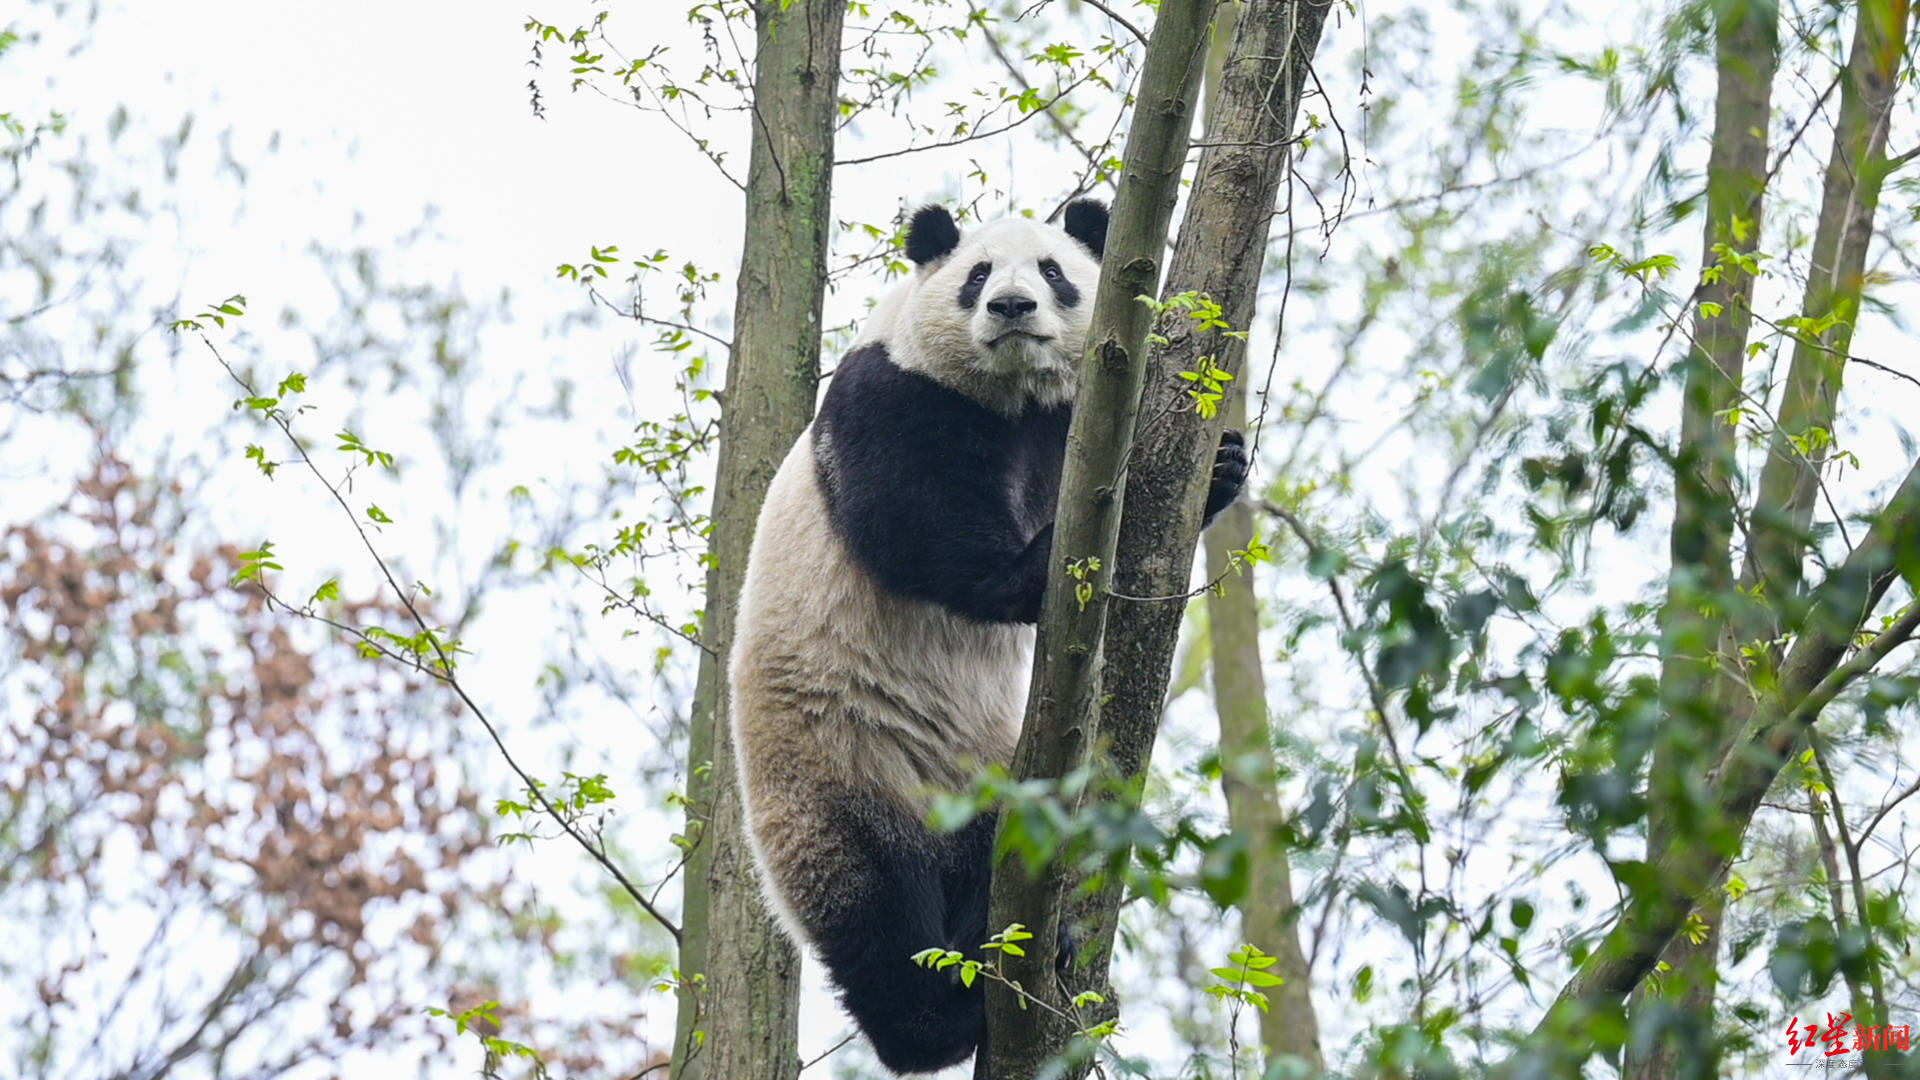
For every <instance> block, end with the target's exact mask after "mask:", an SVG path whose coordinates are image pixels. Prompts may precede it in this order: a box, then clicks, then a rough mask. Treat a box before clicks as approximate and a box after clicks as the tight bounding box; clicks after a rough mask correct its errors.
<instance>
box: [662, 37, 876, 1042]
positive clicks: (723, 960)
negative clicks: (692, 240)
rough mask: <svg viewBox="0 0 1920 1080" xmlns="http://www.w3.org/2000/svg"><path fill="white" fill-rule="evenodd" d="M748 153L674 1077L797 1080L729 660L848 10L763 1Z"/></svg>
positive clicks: (787, 964) (800, 305)
mask: <svg viewBox="0 0 1920 1080" xmlns="http://www.w3.org/2000/svg"><path fill="white" fill-rule="evenodd" d="M754 15H755V20H756V37H757V44H756V51H755V54H754V56H755V73H754V84H753V97H754V109H753V113H752V117H753V149H752V156H751V158H750V160H749V163H748V166H747V192H746V229H745V233H746V236H745V243H744V245H743V248H742V251H741V256H740V272H739V285H738V290H737V293H736V295H735V300H734V309H733V310H734V335H733V339H734V340H733V352H732V355H731V357H730V358H729V362H728V364H727V383H726V390H725V393H724V396H723V398H722V401H721V403H722V409H723V412H722V420H723V425H724V426H723V429H722V432H721V437H720V449H719V461H718V473H717V476H716V479H715V483H714V498H713V531H712V537H713V540H712V556H713V560H712V564H711V566H710V568H709V570H708V572H707V597H706V614H705V621H704V625H703V628H702V637H703V640H704V642H705V644H706V646H707V648H708V649H709V650H710V651H709V652H707V653H705V654H704V655H703V656H702V657H701V662H700V671H699V682H698V685H697V687H696V689H695V699H694V708H693V718H692V740H691V744H690V746H689V750H688V755H687V758H688V770H687V774H688V799H689V807H688V811H687V829H688V836H689V837H690V838H693V839H694V840H695V841H696V843H697V847H696V848H695V851H694V855H693V858H692V859H691V860H690V861H689V862H688V864H687V867H686V871H685V878H684V881H685V897H686V899H685V904H684V915H683V926H682V939H681V948H680V978H681V984H682V985H681V990H680V997H679V1017H678V1020H677V1022H676V1024H675V1032H674V1051H673V1075H674V1076H675V1077H676V1078H688V1080H692V1078H711V1080H733V1078H736V1077H754V1078H756V1080H757V1078H761V1077H766V1078H769V1080H782V1078H788V1080H790V1078H792V1077H794V1076H797V1075H798V1074H799V1071H800V1058H799V1054H798V1051H797V1049H796V1029H797V1022H798V1016H799V986H800V955H799V953H798V952H797V951H796V950H795V948H794V946H793V945H792V943H790V942H788V941H787V940H786V937H785V935H784V934H782V933H781V931H780V930H779V929H778V927H776V926H775V925H774V923H773V922H772V920H771V919H770V918H769V917H768V915H767V912H766V910H765V908H764V907H763V905H762V904H761V902H760V891H759V888H758V886H757V882H756V880H755V877H754V869H753V853H752V851H751V849H750V848H749V847H748V846H747V842H746V838H745V834H744V832H743V827H742V820H741V808H740V798H739V793H738V791H737V789H736V787H735V769H734V757H733V734H732V730H731V726H730V723H729V720H728V703H727V695H726V661H727V656H728V651H729V649H730V647H731V645H732V638H733V618H734V604H735V602H736V601H737V600H738V598H739V594H740V581H741V578H742V576H743V575H744V573H745V571H746V563H747V551H748V549H749V548H750V547H751V545H752V543H753V528H754V522H755V520H756V519H757V518H758V517H759V515H760V503H761V501H762V500H763V499H764V498H765V496H766V491H767V485H768V484H769V483H770V482H772V480H773V474H774V471H775V470H776V469H778V468H779V466H780V462H781V459H783V458H784V457H785V456H786V453H787V450H788V449H789V448H790V447H791V446H792V445H793V441H794V440H795V439H796V438H798V437H799V435H800V432H801V430H802V429H803V428H805V427H806V425H807V422H808V421H809V420H810V419H811V418H812V417H813V406H814V397H815V392H816V390H817V387H818V383H819V372H820V304H821V298H822V295H823V291H824V288H825V283H826V280H827V253H828V227H829V223H830V220H831V217H830V212H831V202H832V190H833V138H834V132H835V119H836V116H837V109H838V93H839V86H840V28H841V24H842V22H843V20H844V18H845V15H846V3H845V0H758V2H757V3H756V4H755V5H754Z"/></svg>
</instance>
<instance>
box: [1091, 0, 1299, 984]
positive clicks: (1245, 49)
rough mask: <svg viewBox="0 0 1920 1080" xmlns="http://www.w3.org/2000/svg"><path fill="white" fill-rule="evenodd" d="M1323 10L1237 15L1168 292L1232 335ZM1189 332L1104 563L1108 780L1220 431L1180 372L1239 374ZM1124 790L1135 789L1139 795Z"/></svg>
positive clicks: (1188, 542)
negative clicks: (1108, 570) (1108, 582)
mask: <svg viewBox="0 0 1920 1080" xmlns="http://www.w3.org/2000/svg"><path fill="white" fill-rule="evenodd" d="M1327 12H1328V7H1327V5H1324V4H1314V3H1302V2H1296V0H1249V2H1247V3H1244V4H1242V6H1241V10H1240V15H1239V20H1238V25H1237V26H1236V28H1235V31H1234V37H1233V44H1232V47H1231V51H1230V53H1229V56H1228V60H1227V64H1226V68H1225V71H1224V74H1223V77H1222V84H1221V90H1220V100H1219V105H1218V108H1217V110H1216V111H1215V115H1214V116H1213V118H1212V121H1211V122H1210V123H1209V124H1208V126H1207V135H1206V143H1207V148H1206V150H1205V151H1204V152H1203V153H1202V154H1201V156H1200V165H1199V170H1198V172H1197V174H1196V176H1195V178H1194V182H1193V189H1192V194H1191V195H1190V196H1189V199H1188V206H1187V213H1186V218H1185V221H1184V222H1183V224H1182V226H1181V229H1180V238H1179V241H1178V243H1177V244H1176V245H1175V248H1174V254H1173V262H1172V264H1171V267H1170V268H1169V270H1168V274H1167V283H1166V287H1165V290H1164V293H1165V294H1166V295H1173V294H1178V293H1184V292H1189V291H1192V292H1198V293H1201V294H1204V295H1206V296H1209V297H1211V298H1212V299H1213V300H1214V301H1215V302H1217V303H1218V304H1219V305H1220V306H1221V308H1222V312H1223V316H1222V317H1223V318H1224V319H1225V320H1226V321H1227V322H1228V323H1229V324H1230V326H1231V328H1232V329H1233V330H1234V331H1242V330H1244V329H1245V328H1246V327H1247V324H1248V323H1249V321H1250V320H1251V319H1252V317H1253V310H1254V302H1255V299H1256V297H1257V294H1258V286H1259V280H1260V272H1261V269H1262V267H1263V265H1264V263H1265V256H1266V239H1267V232H1268V228H1269V225H1270V223H1271V220H1272V214H1273V207H1274V202H1275V199H1276V196H1277V193H1278V191H1279V188H1280V184H1281V182H1282V181H1283V180H1284V179H1285V177H1286V175H1287V168H1288V155H1289V152H1290V151H1289V147H1288V143H1287V140H1288V138H1289V137H1290V136H1291V134H1292V131H1293V123H1294V118H1295V116H1296V113H1297V111H1298V108H1299V101H1300V93H1301V88H1302V87H1303V86H1304V85H1305V81H1306V77H1307V67H1308V64H1309V63H1310V62H1311V61H1312V58H1313V54H1314V51H1315V50H1316V49H1317V48H1318V46H1319V42H1320V33H1321V28H1322V27H1323V26H1324V25H1325V21H1326V16H1327ZM1195 325H1196V324H1195V323H1194V322H1193V321H1192V320H1191V319H1189V318H1187V317H1186V316H1185V315H1184V314H1182V313H1180V312H1178V311H1177V310H1176V311H1172V312H1169V313H1168V314H1167V315H1166V316H1164V317H1163V318H1162V319H1161V320H1160V323H1159V326H1158V328H1157V332H1158V333H1159V334H1161V335H1162V336H1163V337H1165V338H1166V339H1167V343H1166V344H1165V345H1163V346H1161V347H1159V348H1158V349H1157V350H1156V351H1155V353H1154V355H1153V357H1152V370H1151V372H1150V374H1149V378H1148V380H1147V382H1146V386H1145V393H1144V395H1143V399H1142V402H1141V411H1142V413H1143V414H1145V415H1148V416H1151V417H1153V418H1154V421H1153V426H1152V428H1151V430H1150V431H1147V432H1144V433H1143V436H1142V438H1141V440H1140V442H1139V444H1138V445H1136V446H1135V447H1134V448H1133V453H1132V455H1131V457H1130V459H1129V466H1128V467H1129V471H1130V476H1129V481H1128V484H1129V486H1128V492H1129V495H1130V497H1129V498H1128V499H1127V502H1126V514H1125V517H1124V519H1123V520H1122V522H1121V526H1120V536H1119V542H1118V549H1117V554H1116V558H1115V562H1114V564H1113V565H1114V566H1115V567H1116V575H1115V585H1114V588H1115V591H1116V593H1117V594H1119V595H1120V596H1123V597H1127V598H1128V599H1125V600H1123V601H1121V602H1120V603H1119V604H1118V605H1117V606H1115V607H1114V609H1113V613H1112V616H1111V618H1110V619H1109V621H1108V624H1107V628H1106V636H1105V640H1104V643H1103V647H1104V650H1105V656H1106V664H1105V671H1104V683H1103V686H1102V695H1103V700H1102V705H1101V711H1100V716H1099V739H1100V742H1101V744H1102V745H1103V747H1104V748H1105V749H1106V752H1107V754H1108V755H1109V760H1110V763H1111V767H1112V769H1113V771H1114V772H1115V773H1117V774H1119V775H1121V776H1125V777H1129V778H1139V777H1141V776H1143V774H1144V773H1145V770H1146V766H1147V762H1148V759H1149V757H1150V756H1151V754H1152V752H1153V742H1154V738H1155V736H1156V735H1157V733H1158V728H1159V720H1160V714H1161V710H1162V707H1163V705H1164V700H1165V696H1166V690H1167V679H1168V675H1169V673H1170V671H1171V669H1172V663H1173V653H1174V646H1175V642H1176V639H1177V637H1178V635H1179V631H1180V622H1181V617H1182V614H1183V613H1184V611H1185V608H1186V598H1185V594H1186V592H1187V587H1188V583H1189V580H1190V577H1191V575H1192V572H1193V556H1192V551H1193V547H1194V541H1195V539H1196V537H1197V535H1198V533H1199V529H1200V518H1201V514H1202V511H1203V509H1204V504H1205V497H1206V491H1207V487H1208V484H1209V478H1210V475H1211V470H1212V464H1213V456H1214V450H1215V447H1216V445H1217V443H1218V441H1219V436H1220V430H1221V426H1222V425H1221V422H1220V421H1219V420H1218V419H1214V420H1208V419H1204V418H1202V417H1201V416H1200V414H1199V412H1198V411H1197V410H1196V408H1195V407H1194V402H1193V401H1192V400H1191V399H1189V398H1188V397H1187V395H1186V388H1187V387H1188V386H1189V384H1188V383H1187V382H1185V381H1183V380H1181V379H1180V378H1179V373H1180V372H1182V371H1193V370H1197V369H1198V367H1199V366H1200V361H1201V359H1202V358H1203V357H1212V358H1213V363H1214V364H1215V365H1217V366H1218V367H1220V368H1222V369H1224V370H1226V371H1229V372H1233V373H1237V372H1238V371H1239V370H1240V368H1241V366H1242V365H1241V361H1242V357H1243V354H1244V352H1245V345H1244V343H1243V342H1242V341H1241V340H1240V339H1239V338H1236V337H1227V336H1225V335H1223V334H1219V333H1215V332H1213V331H1198V330H1196V329H1195ZM1130 790H1132V791H1134V792H1136V793H1137V791H1138V790H1139V789H1138V785H1137V784H1136V785H1135V786H1134V787H1132V788H1131V789H1130ZM1121 899H1122V897H1121V891H1120V888H1119V886H1118V884H1117V882H1114V881H1112V880H1111V879H1109V880H1108V881H1107V882H1106V883H1104V885H1103V887H1102V888H1101V889H1100V890H1099V891H1098V892H1096V893H1093V894H1091V895H1089V896H1085V897H1082V898H1080V899H1078V900H1076V901H1075V903H1074V906H1073V911H1072V915H1073V924H1074V925H1075V926H1077V927H1080V928H1081V929H1082V930H1083V931H1085V933H1086V935H1087V937H1088V939H1089V940H1088V944H1087V946H1086V947H1085V948H1084V949H1083V953H1085V954H1087V955H1089V956H1090V958H1091V962H1090V963H1089V965H1088V966H1087V969H1086V970H1084V971H1079V972H1076V974H1075V977H1074V978H1073V979H1072V980H1071V982H1072V987H1071V988H1072V989H1074V990H1079V989H1082V988H1103V987H1104V984H1105V981H1106V977H1107V969H1108V965H1109V963H1110V960H1111V951H1112V945H1113V936H1114V932H1115V929H1116V927H1117V925H1118V918H1119V909H1120V902H1121ZM1302 981H1303V982H1304V980H1302ZM1302 989H1304V986H1303V987H1302Z"/></svg>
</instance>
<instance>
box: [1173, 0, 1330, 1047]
mask: <svg viewBox="0 0 1920 1080" xmlns="http://www.w3.org/2000/svg"><path fill="white" fill-rule="evenodd" d="M1239 15H1240V0H1223V2H1222V3H1221V5H1220V7H1219V10H1218V11H1217V12H1216V13H1215V15H1214V19H1213V47H1212V49H1211V51H1210V52H1209V54H1208V57H1207V95H1206V123H1207V127H1208V129H1209V130H1212V128H1213V124H1214V121H1215V117H1216V116H1217V115H1218V113H1219V112H1220V90H1221V84H1222V82H1223V81H1224V76H1225V74H1226V66H1227V56H1228V54H1229V53H1230V52H1232V45H1233V34H1234V30H1235V29H1237V27H1238V19H1239ZM1223 412H1224V413H1225V415H1226V423H1227V426H1228V427H1230V428H1240V429H1244V428H1245V427H1246V426H1247V384H1246V382H1245V380H1240V379H1236V380H1235V381H1234V382H1233V384H1232V385H1231V386H1230V387H1229V388H1228V391H1227V397H1226V406H1225V408H1224V410H1223ZM1201 541H1202V543H1203V545H1204V546H1205V548H1206V553H1207V577H1208V579H1209V580H1211V579H1214V578H1218V577H1221V576H1222V575H1224V574H1226V573H1227V572H1228V571H1229V568H1230V566H1231V564H1232V561H1233V552H1236V551H1245V550H1246V548H1247V545H1249V544H1251V543H1252V542H1253V509H1252V508H1251V507H1249V506H1247V505H1246V504H1245V503H1239V504H1236V505H1234V506H1231V507H1228V508H1227V509H1226V510H1224V511H1222V512H1221V514H1220V516H1219V517H1218V518H1217V519H1215V520H1214V523H1213V528H1211V529H1209V530H1208V531H1207V532H1206V534H1205V535H1204V536H1203V537H1202V538H1201ZM1242 575H1243V576H1242V577H1241V579H1240V581H1239V582H1236V583H1235V587H1233V588H1230V589H1228V590H1226V591H1225V592H1215V593H1210V594H1208V596H1207V641H1208V649H1207V652H1208V655H1209V656H1210V657H1211V658H1212V672H1213V704H1214V711H1215V713H1216V714H1217V715H1218V716H1219V719H1220V761H1221V769H1220V786H1221V788H1222V789H1223V790H1224V793H1225V795H1226V798H1227V824H1228V827H1229V828H1231V829H1232V830H1233V832H1234V834H1235V835H1238V836H1242V837H1245V838H1246V840H1247V844H1248V850H1247V862H1248V869H1247V895H1246V897H1245V899H1243V900H1241V901H1240V936H1241V939H1242V940H1244V941H1247V942H1250V943H1251V944H1253V945H1255V946H1257V947H1258V948H1259V949H1260V950H1261V951H1262V952H1265V953H1267V954H1268V955H1270V956H1273V957H1276V958H1277V962H1276V963H1275V964H1274V966H1273V969H1272V971H1271V974H1274V975H1278V976H1279V977H1280V978H1281V979H1282V980H1284V981H1283V982H1282V983H1281V985H1280V986H1278V987H1276V988H1275V989H1274V990H1273V991H1272V992H1271V993H1269V994H1268V995H1267V996H1268V998H1269V1000H1270V1001H1271V1008H1269V1009H1268V1010H1267V1011H1266V1012H1263V1013H1261V1014H1260V1042H1261V1045H1262V1047H1263V1050H1264V1053H1265V1054H1266V1059H1265V1060H1266V1061H1267V1062H1268V1063H1269V1064H1271V1063H1272V1062H1274V1061H1276V1060H1278V1059H1280V1058H1283V1057H1293V1058H1298V1059H1299V1060H1300V1061H1301V1062H1303V1063H1305V1064H1307V1065H1308V1066H1309V1067H1310V1068H1311V1070H1312V1071H1313V1073H1315V1074H1318V1073H1320V1072H1321V1071H1322V1070H1323V1069H1325V1067H1326V1066H1325V1062H1324V1061H1323V1060H1322V1058H1321V1056H1320V1022H1319V1020H1318V1019H1317V1018H1316V1017H1315V1015H1314V1012H1313V995H1312V993H1311V991H1312V989H1313V982H1312V972H1310V971H1309V970H1308V969H1307V957H1306V954H1305V953H1304V952H1302V951H1301V949H1300V929H1299V908H1298V907H1297V906H1296V905H1295V904H1294V901H1293V871H1292V866H1291V865H1290V864H1289V862H1288V858H1289V853H1288V851H1287V849H1286V847H1285V846H1284V845H1282V844H1281V843H1279V840H1278V838H1279V837H1280V830H1281V827H1282V825H1283V824H1284V822H1285V820H1286V815H1285V814H1284V813H1282V811H1281V809H1280V799H1279V793H1278V792H1277V791H1276V790H1275V789H1274V785H1275V784H1276V783H1277V782H1278V778H1279V768H1278V766H1277V765H1276V764H1275V762H1274V757H1273V732H1272V730H1271V727H1270V725H1269V724H1268V719H1267V675H1266V671H1265V669H1264V668H1262V667H1261V653H1260V600H1259V595H1260V594H1259V592H1258V590H1256V589H1255V588H1254V587H1253V579H1254V573H1253V568H1252V567H1251V566H1249V567H1246V568H1245V569H1244V570H1243V572H1242Z"/></svg>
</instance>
